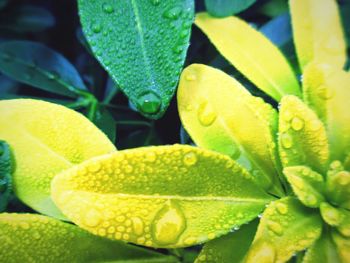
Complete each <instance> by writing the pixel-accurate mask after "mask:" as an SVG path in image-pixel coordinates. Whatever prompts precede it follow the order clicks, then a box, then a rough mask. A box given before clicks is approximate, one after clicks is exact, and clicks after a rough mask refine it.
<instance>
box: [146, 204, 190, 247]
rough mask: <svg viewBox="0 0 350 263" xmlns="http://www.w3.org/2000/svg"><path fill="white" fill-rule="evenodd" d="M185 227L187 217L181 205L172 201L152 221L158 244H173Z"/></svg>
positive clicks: (153, 233) (154, 236)
mask: <svg viewBox="0 0 350 263" xmlns="http://www.w3.org/2000/svg"><path fill="white" fill-rule="evenodd" d="M185 228H186V219H185V216H184V214H183V212H182V211H181V208H180V206H179V205H178V204H176V203H175V202H174V201H170V202H169V204H166V205H165V206H164V207H163V208H162V209H160V210H159V212H158V213H157V215H156V216H155V218H154V220H153V223H152V236H153V238H154V240H155V241H156V242H157V243H158V244H162V245H166V244H173V243H175V242H176V241H177V240H178V239H179V237H180V235H181V234H182V233H183V232H184V230H185Z"/></svg>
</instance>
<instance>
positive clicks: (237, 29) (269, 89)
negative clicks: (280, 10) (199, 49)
mask: <svg viewBox="0 0 350 263" xmlns="http://www.w3.org/2000/svg"><path fill="white" fill-rule="evenodd" d="M195 23H196V25H197V26H198V27H199V28H200V29H201V30H202V31H203V32H204V33H205V34H206V35H207V36H208V37H209V39H210V41H211V42H212V43H213V44H214V45H215V47H216V48H217V49H218V50H219V52H220V53H221V54H222V55H223V56H224V57H225V58H226V59H227V60H228V61H229V62H230V63H231V64H232V65H233V66H235V67H236V68H237V69H238V70H239V71H241V72H242V73H243V74H244V75H245V76H246V77H247V78H248V79H249V80H250V81H251V82H253V83H254V84H255V85H256V86H257V87H258V88H259V89H261V90H262V91H264V92H266V93H267V94H268V95H270V96H271V97H272V98H274V99H275V100H277V101H279V100H280V99H281V98H282V96H283V95H286V94H293V95H296V96H300V88H299V84H298V81H297V79H296V78H295V76H294V72H293V70H292V68H291V67H290V65H289V64H288V62H287V60H286V59H285V58H284V56H283V55H282V53H281V52H280V51H279V50H278V49H277V47H276V46H274V45H273V44H272V43H271V42H270V41H269V40H268V39H267V38H266V37H265V36H263V35H262V34H261V33H260V32H258V31H256V30H255V29H253V28H252V27H251V26H250V25H248V24H247V23H246V22H244V21H242V20H240V19H239V18H237V17H227V18H224V19H218V18H213V17H210V16H209V15H208V14H206V13H200V14H198V15H197V17H196V22H195Z"/></svg>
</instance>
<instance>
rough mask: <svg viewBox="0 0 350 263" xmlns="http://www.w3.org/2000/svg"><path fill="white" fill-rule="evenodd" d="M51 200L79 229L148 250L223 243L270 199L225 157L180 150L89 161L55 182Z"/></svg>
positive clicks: (138, 152)
mask: <svg viewBox="0 0 350 263" xmlns="http://www.w3.org/2000/svg"><path fill="white" fill-rule="evenodd" d="M52 196H53V199H54V201H55V203H56V204H57V205H58V207H59V208H60V209H61V210H62V211H63V213H64V214H65V215H66V216H67V217H68V218H69V219H71V220H72V221H73V222H74V223H76V224H77V225H79V226H80V227H82V228H84V229H87V230H89V231H91V232H92V233H94V234H97V235H101V236H106V237H108V238H112V239H121V240H125V241H129V242H132V243H136V244H140V245H145V246H152V247H184V246H191V245H194V244H198V243H202V242H205V241H207V240H208V239H210V238H214V237H218V236H221V235H223V234H225V233H227V232H229V231H230V230H231V228H233V227H235V226H239V225H241V224H243V223H246V222H248V221H250V220H252V219H253V218H254V217H256V216H257V215H258V214H259V212H261V210H262V209H263V207H264V205H265V204H266V203H267V202H269V201H270V200H271V197H270V196H269V195H267V194H266V193H264V192H263V191H262V190H261V189H260V188H259V187H258V186H257V185H256V184H255V183H254V182H253V180H252V178H251V175H250V174H248V173H247V172H246V171H245V170H244V169H243V168H241V167H240V166H239V165H238V164H236V163H235V162H234V161H233V160H231V159H230V158H228V157H226V156H224V155H221V154H218V153H215V152H211V151H207V150H202V149H200V148H196V147H191V146H185V145H174V146H159V147H145V148H137V149H132V150H125V151H120V152H117V153H114V154H109V155H105V156H101V157H98V158H94V159H92V160H90V161H87V162H85V163H83V164H81V165H79V166H76V167H73V168H72V169H70V170H68V171H66V172H64V173H61V174H60V175H57V176H56V177H55V178H54V180H53V183H52Z"/></svg>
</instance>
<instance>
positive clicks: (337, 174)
mask: <svg viewBox="0 0 350 263" xmlns="http://www.w3.org/2000/svg"><path fill="white" fill-rule="evenodd" d="M330 168H331V169H330V170H329V171H328V173H327V182H326V183H327V191H328V193H327V194H328V198H329V199H330V200H332V202H334V203H336V204H338V205H339V206H342V207H344V208H347V209H350V192H349V186H350V172H348V171H346V170H344V167H343V166H342V165H341V163H340V162H339V161H334V162H332V163H331V165H330Z"/></svg>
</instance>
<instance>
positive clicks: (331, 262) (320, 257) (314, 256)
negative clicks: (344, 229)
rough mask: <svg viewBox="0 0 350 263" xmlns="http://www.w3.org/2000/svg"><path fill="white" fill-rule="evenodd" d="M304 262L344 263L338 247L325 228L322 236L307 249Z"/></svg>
mask: <svg viewBox="0 0 350 263" xmlns="http://www.w3.org/2000/svg"><path fill="white" fill-rule="evenodd" d="M302 262H303V263H342V262H341V261H340V258H339V255H338V252H337V248H336V246H335V244H334V242H333V240H332V237H331V235H330V233H329V229H326V228H325V229H324V230H323V233H322V236H321V237H320V238H319V239H318V240H317V241H316V242H315V243H314V244H313V245H312V246H311V247H310V248H309V249H308V250H307V252H306V254H305V256H304V258H303V261H302Z"/></svg>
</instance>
